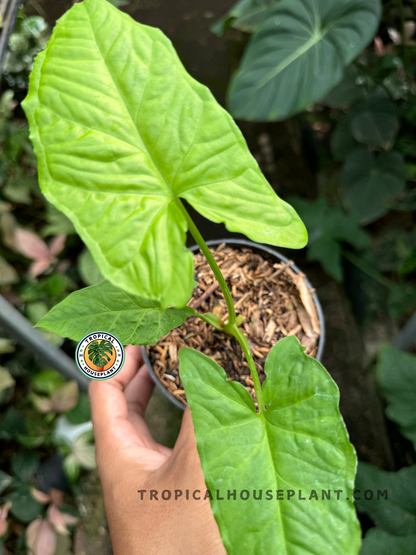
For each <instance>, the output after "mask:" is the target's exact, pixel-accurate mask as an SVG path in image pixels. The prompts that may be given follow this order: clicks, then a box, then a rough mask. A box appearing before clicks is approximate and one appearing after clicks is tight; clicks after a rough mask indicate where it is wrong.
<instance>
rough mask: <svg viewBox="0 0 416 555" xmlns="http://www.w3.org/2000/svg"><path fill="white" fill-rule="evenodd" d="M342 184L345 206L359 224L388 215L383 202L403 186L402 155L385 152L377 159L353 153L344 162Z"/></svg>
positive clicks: (371, 155)
mask: <svg viewBox="0 0 416 555" xmlns="http://www.w3.org/2000/svg"><path fill="white" fill-rule="evenodd" d="M341 185H342V187H343V189H344V192H343V200H344V204H345V207H346V208H347V209H348V211H349V212H350V213H351V215H352V216H354V217H355V218H357V220H359V221H360V222H361V223H362V224H368V223H371V222H373V221H374V220H377V219H378V218H380V217H381V216H383V215H384V214H386V213H387V211H388V210H387V208H385V206H384V204H383V201H384V199H386V198H387V197H390V196H392V195H397V194H398V193H401V192H402V191H403V190H404V188H405V187H406V181H405V168H404V161H403V156H402V155H401V154H400V153H399V152H386V153H384V154H380V156H378V157H377V158H376V157H375V156H374V155H373V154H372V153H371V152H368V151H367V150H355V151H354V152H352V153H351V154H350V155H349V156H348V157H347V159H346V161H345V164H344V167H343V170H342V173H341Z"/></svg>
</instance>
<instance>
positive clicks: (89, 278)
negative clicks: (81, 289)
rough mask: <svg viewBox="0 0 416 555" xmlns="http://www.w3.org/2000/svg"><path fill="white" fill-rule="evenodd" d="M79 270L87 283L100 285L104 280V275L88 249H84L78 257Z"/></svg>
mask: <svg viewBox="0 0 416 555" xmlns="http://www.w3.org/2000/svg"><path fill="white" fill-rule="evenodd" d="M78 271H79V274H80V276H81V278H82V281H83V282H84V283H85V284H86V285H98V284H99V283H101V282H102V281H104V276H103V274H102V273H101V272H100V269H99V267H98V266H97V264H96V262H95V260H94V258H93V257H92V254H91V253H90V251H89V250H88V249H84V250H83V251H82V253H81V254H80V255H79V257H78Z"/></svg>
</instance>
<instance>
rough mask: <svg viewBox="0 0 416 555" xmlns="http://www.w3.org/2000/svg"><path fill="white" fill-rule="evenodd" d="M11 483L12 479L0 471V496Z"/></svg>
mask: <svg viewBox="0 0 416 555" xmlns="http://www.w3.org/2000/svg"><path fill="white" fill-rule="evenodd" d="M11 483H12V477H11V476H9V475H8V474H6V473H5V472H3V470H0V495H1V494H2V493H3V491H4V490H5V489H7V488H8V487H9V485H10V484H11Z"/></svg>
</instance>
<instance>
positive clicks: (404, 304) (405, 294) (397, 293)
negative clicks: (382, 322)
mask: <svg viewBox="0 0 416 555" xmlns="http://www.w3.org/2000/svg"><path fill="white" fill-rule="evenodd" d="M415 305H416V289H415V288H414V287H413V286H412V285H410V283H400V284H398V285H395V286H394V287H393V288H392V289H391V290H390V292H389V296H388V299H387V307H388V310H389V314H390V316H391V317H392V318H393V320H396V319H397V318H399V317H400V316H401V315H402V314H403V313H404V312H405V311H406V310H409V309H411V308H412V307H414V306H415Z"/></svg>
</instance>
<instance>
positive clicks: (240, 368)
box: [148, 244, 321, 404]
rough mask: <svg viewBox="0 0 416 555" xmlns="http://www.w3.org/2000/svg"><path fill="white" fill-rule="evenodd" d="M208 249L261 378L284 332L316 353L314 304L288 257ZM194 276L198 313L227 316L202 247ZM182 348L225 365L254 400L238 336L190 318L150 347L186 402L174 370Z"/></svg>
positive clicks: (161, 373)
mask: <svg viewBox="0 0 416 555" xmlns="http://www.w3.org/2000/svg"><path fill="white" fill-rule="evenodd" d="M211 250H212V249H211ZM212 253H213V255H214V257H215V260H216V261H217V264H218V266H219V267H220V269H221V271H222V273H223V275H224V277H225V278H226V281H227V284H228V287H229V288H230V291H231V294H232V297H233V300H234V304H235V308H236V313H237V316H238V315H242V316H244V318H245V320H244V322H243V324H242V326H241V328H242V329H243V331H244V332H245V334H246V337H247V338H248V341H249V345H250V348H251V352H252V354H253V358H254V361H255V363H256V367H257V370H258V372H259V376H260V381H261V383H263V381H264V379H265V377H266V376H265V374H264V363H265V362H266V358H267V355H268V353H269V352H270V350H271V348H272V347H273V345H275V343H277V341H279V339H281V338H282V337H286V336H288V335H296V337H297V338H298V339H299V341H300V343H301V344H302V345H303V346H305V347H306V351H305V352H306V353H307V354H308V355H310V356H316V353H317V350H318V342H319V337H320V334H321V330H320V325H319V319H318V316H317V311H316V306H315V303H314V301H313V297H312V295H311V291H310V290H309V289H308V288H307V286H306V283H305V276H304V274H296V273H295V272H294V271H293V270H291V268H290V266H291V265H292V264H293V262H292V261H290V262H288V263H282V262H277V261H276V259H274V258H267V259H265V258H264V257H263V256H261V255H259V254H257V253H254V252H253V251H252V250H251V249H248V248H242V249H241V250H240V249H235V248H232V247H229V246H226V245H225V244H221V245H219V246H218V247H217V248H216V249H215V250H212ZM195 279H196V281H197V282H198V283H199V286H198V287H197V288H196V289H194V293H193V296H192V298H191V300H190V301H189V303H188V304H189V305H190V306H192V307H193V308H194V309H195V310H197V311H198V312H199V313H203V312H212V313H214V314H215V315H216V316H218V317H219V318H221V319H225V318H226V317H227V308H226V304H225V300H224V297H223V295H222V292H221V289H220V287H219V285H218V283H217V281H216V279H215V277H214V274H213V272H212V270H211V268H210V267H209V265H208V263H207V262H206V260H205V257H204V256H203V255H202V254H201V253H200V252H198V253H197V254H195ZM182 347H192V348H193V349H196V350H197V351H200V352H201V353H204V354H205V355H208V356H209V357H211V358H213V359H214V360H215V361H216V362H218V364H220V365H221V366H222V367H223V368H224V370H225V372H226V374H227V376H228V378H229V379H232V380H235V381H238V382H240V383H241V384H242V385H243V386H244V387H245V388H246V389H247V390H248V391H249V393H250V394H251V396H252V397H253V399H254V400H255V401H256V398H255V393H254V387H253V382H252V380H251V376H250V370H249V367H248V364H247V362H246V360H245V357H244V354H243V352H242V350H241V347H240V345H239V343H238V342H237V340H236V339H235V338H234V337H231V336H229V335H225V334H223V333H221V332H217V331H216V330H215V329H214V328H212V326H210V325H209V324H207V323H206V322H204V321H202V320H201V319H199V318H197V317H191V318H188V319H187V320H186V322H185V323H184V324H182V326H180V327H179V328H176V329H174V330H172V331H171V332H169V333H168V335H166V336H165V337H163V338H162V339H161V340H160V341H159V342H158V343H156V344H155V345H153V346H151V347H148V353H149V358H150V361H151V363H152V365H153V368H154V369H155V372H156V374H157V376H158V378H159V379H160V381H161V382H162V384H163V385H164V387H166V388H167V389H168V390H169V391H170V392H171V393H172V394H173V395H174V396H175V397H176V398H178V399H180V401H182V402H183V403H184V404H186V395H185V391H184V389H183V385H182V382H181V380H180V377H179V371H178V370H179V360H178V351H179V350H180V349H181V348H182Z"/></svg>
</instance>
